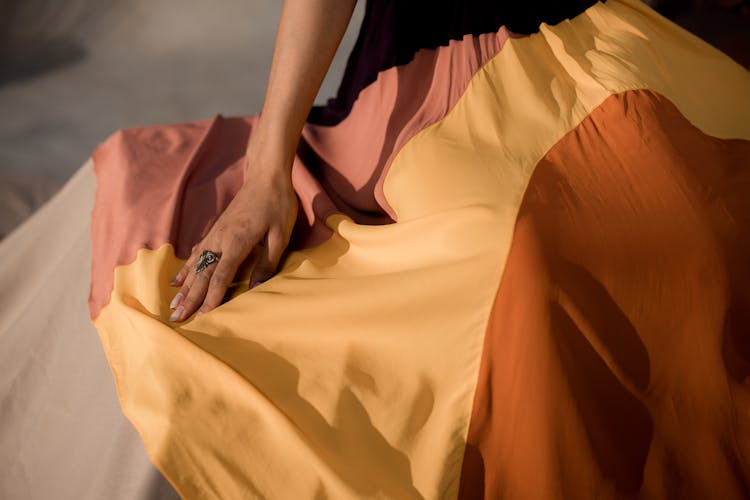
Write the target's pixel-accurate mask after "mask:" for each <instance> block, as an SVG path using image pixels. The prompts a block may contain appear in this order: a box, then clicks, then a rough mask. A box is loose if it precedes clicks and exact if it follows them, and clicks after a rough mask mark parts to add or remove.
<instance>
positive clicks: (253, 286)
mask: <svg viewBox="0 0 750 500" xmlns="http://www.w3.org/2000/svg"><path fill="white" fill-rule="evenodd" d="M261 283H263V282H262V281H256V282H255V283H250V288H251V289H252V288H255V287H256V286H258V285H260V284H261Z"/></svg>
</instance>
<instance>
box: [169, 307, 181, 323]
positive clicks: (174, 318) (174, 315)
mask: <svg viewBox="0 0 750 500" xmlns="http://www.w3.org/2000/svg"><path fill="white" fill-rule="evenodd" d="M184 312H185V308H184V307H182V306H180V307H178V308H177V309H175V310H174V312H173V313H172V315H171V316H170V317H169V321H179V319H180V317H182V313H184Z"/></svg>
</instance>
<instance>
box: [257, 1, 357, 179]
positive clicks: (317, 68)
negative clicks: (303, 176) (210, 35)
mask: <svg viewBox="0 0 750 500" xmlns="http://www.w3.org/2000/svg"><path fill="white" fill-rule="evenodd" d="M355 4H356V0H285V1H284V5H283V7H282V11H281V19H280V21H279V28H278V31H277V34H276V42H275V47H274V53H273V61H272V63H271V72H270V74H269V78H268V87H267V90H266V97H265V101H264V104H263V110H262V112H261V116H260V120H259V123H258V126H257V128H256V129H255V130H254V131H253V138H252V140H251V141H250V144H249V145H248V150H249V151H248V152H249V153H250V150H251V149H255V150H256V151H254V152H255V153H257V152H258V150H260V151H273V152H274V153H273V154H281V155H282V160H281V161H279V162H272V163H273V165H269V168H291V159H292V158H293V157H294V152H295V149H296V146H297V143H298V141H299V136H300V133H301V131H302V127H303V125H304V123H305V119H306V118H307V115H308V113H309V111H310V108H311V106H312V104H313V100H314V99H315V95H316V94H317V92H318V89H320V85H321V83H322V82H323V78H324V77H325V74H326V72H327V71H328V68H329V67H330V65H331V61H332V59H333V56H334V54H335V53H336V49H337V48H338V46H339V43H340V42H341V38H342V37H343V35H344V32H345V31H346V28H347V25H348V23H349V20H350V19H351V16H352V12H353V10H354V6H355ZM280 165H283V166H280Z"/></svg>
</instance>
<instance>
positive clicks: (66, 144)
mask: <svg viewBox="0 0 750 500" xmlns="http://www.w3.org/2000/svg"><path fill="white" fill-rule="evenodd" d="M648 3H650V4H652V5H654V6H655V7H657V8H658V9H659V10H660V11H661V12H663V13H665V14H667V15H669V16H670V17H672V18H673V19H675V20H676V21H677V22H679V23H681V24H682V25H683V26H686V27H687V28H688V29H691V30H692V31H693V32H695V33H696V34H698V35H699V36H701V37H703V38H705V39H706V40H708V41H710V42H711V43H713V44H715V45H717V46H718V47H719V48H721V49H722V50H724V51H725V52H727V53H730V54H731V55H733V57H735V58H736V59H737V60H738V61H740V62H741V63H743V64H745V65H746V66H747V65H748V64H750V61H749V60H748V56H750V43H749V42H748V39H749V38H750V24H749V23H748V18H750V16H749V15H748V13H747V12H746V11H742V9H746V7H743V6H742V4H743V1H742V0H650V1H649V2H648ZM281 4H282V0H0V238H2V237H3V235H5V234H6V233H7V232H8V231H9V230H10V229H11V228H12V227H13V226H15V225H17V224H18V223H19V222H20V221H21V220H23V218H24V217H26V216H28V214H30V213H31V212H32V211H33V210H34V209H35V208H36V207H37V206H38V205H39V204H41V203H42V202H43V201H44V200H46V199H47V198H48V197H49V196H50V195H51V194H53V193H54V192H55V191H56V190H57V189H58V188H59V187H60V186H61V185H62V183H63V182H64V181H65V180H66V179H67V178H69V177H70V176H71V175H72V174H73V172H74V171H75V170H76V169H78V167H79V166H80V165H81V164H82V163H83V162H84V161H85V160H86V158H87V157H88V155H89V153H90V151H91V150H92V149H93V148H94V146H96V145H97V144H98V143H99V142H100V141H101V140H103V139H104V138H106V137H107V136H108V135H109V134H110V133H111V132H114V131H115V130H117V129H119V128H124V127H134V126H139V125H149V124H157V123H171V122H181V121H189V120H198V119H205V118H210V117H212V116H214V115H215V114H217V113H221V114H223V115H226V116H233V115H247V114H254V113H257V112H258V111H260V109H261V106H262V101H263V97H264V95H265V88H266V79H267V75H268V70H269V68H270V63H271V57H272V51H273V43H274V36H275V32H276V27H277V23H278V18H279V13H280V9H281ZM744 5H745V6H746V5H747V2H746V1H745V2H744ZM363 10H364V0H360V1H359V2H358V6H357V9H356V11H355V14H354V17H353V19H352V22H351V23H350V26H349V30H348V31H347V34H346V35H345V39H344V41H343V42H342V44H341V47H340V48H339V51H338V53H337V55H336V58H335V60H334V62H333V64H332V67H331V70H330V71H329V74H328V76H327V77H326V80H325V82H324V83H323V86H322V88H321V90H320V92H319V94H318V98H317V100H316V102H318V103H321V104H322V103H324V102H325V100H326V99H327V98H328V97H330V96H333V95H334V94H335V91H336V88H337V86H338V82H339V79H340V78H341V75H342V73H343V68H344V66H345V64H346V59H347V57H348V54H349V51H350V50H351V48H352V46H353V44H354V41H355V38H356V35H357V32H358V30H359V26H360V24H361V22H362V15H363ZM743 12H744V13H743Z"/></svg>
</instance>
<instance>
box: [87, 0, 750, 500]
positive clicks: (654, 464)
mask: <svg viewBox="0 0 750 500" xmlns="http://www.w3.org/2000/svg"><path fill="white" fill-rule="evenodd" d="M558 21H559V22H558ZM363 29H364V28H363ZM360 57H361V55H360ZM407 59H408V61H406V62H404V63H403V64H400V65H396V66H392V67H389V68H387V69H381V70H379V71H378V72H377V75H376V79H374V80H373V81H372V82H370V83H369V84H365V85H364V86H362V88H361V89H359V90H357V91H356V95H357V97H356V100H354V101H352V104H351V109H349V110H347V109H346V107H347V105H345V106H344V107H343V108H340V109H344V112H343V113H339V114H337V115H336V116H338V118H336V120H333V121H332V122H331V123H329V124H325V123H312V122H308V123H307V124H306V125H305V128H304V130H303V134H302V140H301V142H300V148H299V150H298V155H297V157H296V159H295V164H294V169H293V182H294V187H295V189H296V191H297V193H298V195H299V198H300V203H301V204H300V215H299V219H298V221H297V225H296V226H295V230H294V233H293V242H292V245H291V246H290V252H289V253H288V254H287V255H286V256H285V258H284V260H283V261H282V264H281V266H280V270H279V272H278V274H277V275H276V276H274V277H273V278H272V279H270V280H268V281H267V282H265V283H263V284H261V285H260V286H258V287H256V288H254V289H253V290H248V279H249V275H250V271H251V269H252V265H253V264H254V262H253V258H249V259H248V261H247V262H245V263H244V265H243V266H242V268H241V269H240V271H239V273H238V275H237V277H236V280H235V282H234V283H233V285H232V287H231V288H230V290H229V292H228V295H227V301H226V302H225V303H224V304H222V305H221V306H220V307H218V308H217V309H215V310H213V311H211V312H209V313H207V314H204V315H202V316H201V317H200V318H195V317H192V318H190V319H188V320H187V321H186V322H184V323H181V324H174V323H170V322H169V321H168V319H167V318H168V316H169V313H170V310H169V306H168V304H169V303H170V301H171V299H172V297H173V296H174V294H175V293H176V291H177V290H176V289H175V288H172V287H170V286H169V285H168V281H169V278H170V277H171V276H172V275H173V274H174V273H175V272H176V271H177V270H178V269H179V268H180V267H181V265H182V263H183V262H184V259H185V258H186V257H187V256H188V255H189V253H190V248H191V247H192V245H193V244H194V243H195V242H196V241H198V240H199V239H200V237H201V235H202V234H204V233H205V231H206V230H207V229H208V228H209V227H210V225H211V224H212V222H213V221H214V220H215V219H216V217H218V216H219V215H220V213H221V211H222V210H223V208H224V207H225V206H226V205H227V203H228V202H229V200H231V197H232V196H233V195H234V193H236V191H237V190H238V189H239V187H240V186H241V184H242V183H243V182H252V179H245V171H244V163H243V154H244V148H245V146H246V144H247V140H248V137H249V136H250V135H251V134H252V131H253V128H254V126H255V124H256V123H257V117H239V118H224V117H221V116H217V117H215V118H213V119H211V120H204V121H199V122H192V123H183V124H175V125H167V126H153V127H141V128H135V129H127V130H122V131H119V132H118V133H116V134H114V135H113V136H112V137H110V138H109V139H107V140H106V141H105V142H104V143H102V144H101V145H100V146H99V147H98V148H97V150H96V151H95V152H94V155H93V158H94V168H95V172H96V176H97V183H98V187H97V195H96V201H95V206H94V210H93V213H92V243H93V246H92V287H91V294H90V300H89V306H90V312H91V317H92V320H93V322H94V325H95V326H96V328H97V330H98V331H99V334H100V338H101V341H102V344H103V347H104V351H105V353H106V355H107V359H108V361H109V364H110V367H111V368H112V372H113V375H114V378H115V381H116V384H117V390H118V397H119V401H120V404H121V406H122V408H123V411H124V412H125V414H126V415H127V416H128V418H129V419H130V420H131V422H132V423H133V424H134V425H135V427H136V428H137V429H138V431H139V433H140V435H141V437H142V439H143V441H144V444H145V446H146V448H147V451H148V453H149V455H150V457H151V459H152V460H153V462H154V464H155V465H156V466H157V467H158V468H159V469H160V470H161V471H162V472H163V473H164V474H165V476H166V477H167V478H168V479H169V480H170V482H171V483H172V484H173V485H174V486H175V488H176V489H177V490H178V491H179V492H180V494H181V495H183V496H184V497H187V498H248V497H250V498H252V497H270V498H310V497H315V498H328V497H330V498H371V497H372V498H456V497H460V498H467V499H468V498H567V497H579V496H582V497H603V498H620V497H633V498H635V497H638V498H641V497H642V498H663V497H665V496H670V495H675V496H688V495H690V494H696V495H697V496H700V497H707V496H713V495H718V496H720V497H722V498H741V497H743V496H745V495H746V493H747V488H748V486H747V485H748V479H749V478H750V471H749V470H748V469H747V468H746V465H745V462H746V460H745V458H744V457H745V456H746V455H747V454H748V453H750V442H749V441H748V430H749V428H748V424H747V422H748V421H749V420H748V418H747V417H748V416H749V415H748V412H749V411H750V408H749V407H748V401H750V400H749V399H748V397H749V396H750V393H748V387H747V385H746V376H747V373H748V370H747V367H748V366H750V356H748V352H750V349H748V338H747V334H748V331H749V330H750V317H749V316H748V315H747V313H746V311H747V310H749V309H748V307H750V280H749V279H748V278H750V268H749V267H748V265H747V263H746V262H747V258H746V257H747V255H748V250H750V239H749V238H750V236H748V235H749V234H750V227H749V226H750V216H749V215H748V214H750V203H748V197H747V195H746V193H747V192H748V188H750V120H748V119H747V117H748V116H750V92H748V90H750V75H748V73H747V72H746V71H745V70H744V69H743V68H741V67H740V66H738V65H737V64H735V63H734V62H732V61H731V60H730V59H729V58H728V57H726V56H724V55H723V54H721V53H720V52H718V51H716V50H715V49H713V48H712V47H710V46H708V45H706V44H705V43H703V42H702V41H700V40H699V39H697V38H695V37H693V36H692V35H690V34H689V33H687V32H685V31H683V30H682V29H680V28H678V27H676V26H675V25H673V24H671V23H670V22H668V21H667V20H665V19H663V18H661V17H660V16H658V15H657V14H656V13H654V12H653V11H652V10H650V9H649V8H648V7H647V6H645V5H643V4H641V3H640V2H637V1H635V0H610V1H608V2H607V3H596V4H594V5H592V6H591V7H589V8H587V9H585V10H584V11H581V12H578V13H576V14H575V15H572V16H571V19H569V20H556V22H555V23H554V24H550V23H546V22H545V23H542V24H540V25H539V29H538V31H537V32H535V33H531V34H522V33H519V32H517V31H513V30H512V28H511V29H510V31H509V29H508V28H506V27H505V26H499V27H497V29H496V31H493V32H489V33H481V34H472V33H468V34H464V36H462V37H460V39H450V40H448V42H447V43H446V44H444V45H443V44H441V45H440V46H437V47H434V48H426V49H424V48H423V49H420V50H416V51H415V52H414V53H413V55H412V56H410V57H408V58H407ZM362 81H367V80H366V79H365V80H362ZM354 87H356V85H355V86H354ZM344 93H346V92H344ZM340 95H341V94H340ZM344 100H346V99H344ZM340 109H339V111H340Z"/></svg>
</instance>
